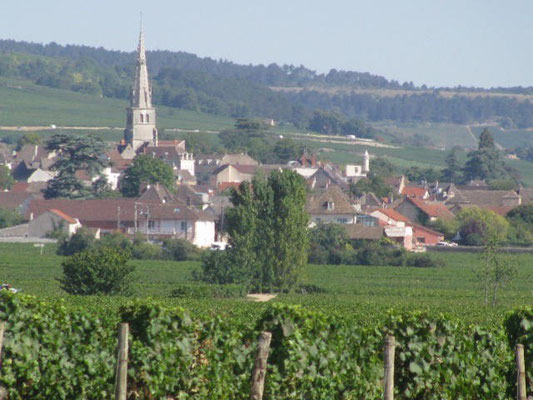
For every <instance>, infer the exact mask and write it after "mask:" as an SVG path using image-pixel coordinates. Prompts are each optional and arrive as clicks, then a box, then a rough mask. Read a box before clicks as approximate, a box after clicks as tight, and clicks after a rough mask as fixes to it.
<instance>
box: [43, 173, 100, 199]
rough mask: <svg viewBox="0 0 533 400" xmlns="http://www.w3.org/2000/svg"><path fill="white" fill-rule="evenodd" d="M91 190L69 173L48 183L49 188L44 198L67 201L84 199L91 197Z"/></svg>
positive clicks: (58, 176) (60, 175) (45, 191)
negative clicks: (61, 198) (60, 198)
mask: <svg viewBox="0 0 533 400" xmlns="http://www.w3.org/2000/svg"><path fill="white" fill-rule="evenodd" d="M90 195H91V190H90V188H89V187H87V186H85V185H84V184H83V183H82V182H81V181H80V180H79V179H78V178H76V176H74V175H71V174H69V173H63V174H61V173H60V174H59V175H57V176H56V177H55V178H54V179H52V180H50V181H49V182H48V186H47V187H46V189H45V190H44V197H45V198H46V199H54V198H57V197H63V198H66V199H82V198H86V197H90Z"/></svg>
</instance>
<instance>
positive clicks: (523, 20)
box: [0, 0, 533, 87]
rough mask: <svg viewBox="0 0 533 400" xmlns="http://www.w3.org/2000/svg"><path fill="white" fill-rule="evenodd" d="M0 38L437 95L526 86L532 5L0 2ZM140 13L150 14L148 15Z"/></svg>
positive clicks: (394, 0) (455, 1)
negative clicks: (300, 69)
mask: <svg viewBox="0 0 533 400" xmlns="http://www.w3.org/2000/svg"><path fill="white" fill-rule="evenodd" d="M2 3H3V4H2V7H1V9H0V10H1V11H0V37H1V38H3V39H7V38H11V39H17V40H28V41H34V42H41V43H47V42H50V41H55V42H58V43H62V44H66V43H73V44H86V45H90V46H102V47H105V48H109V49H119V50H127V51H131V50H134V49H135V47H136V41H137V34H138V29H139V12H140V11H143V14H144V26H145V31H146V45H147V47H148V48H149V49H168V50H182V51H187V52H191V53H195V54H198V55H199V56H209V57H212V58H217V59H218V58H223V59H227V60H231V61H234V62H238V63H245V64H248V63H253V64H259V63H262V64H269V63H272V62H275V63H278V64H285V63H286V64H295V65H300V64H303V65H305V66H306V67H309V68H312V69H315V70H318V71H320V72H326V71H328V70H329V69H330V68H337V69H345V70H354V71H361V72H371V73H373V74H378V75H383V76H385V77H387V78H388V79H397V80H399V81H401V82H403V81H411V80H412V81H413V82H414V83H415V84H422V83H426V84H429V85H436V86H455V85H459V84H461V85H465V86H483V87H490V86H518V85H522V86H533V1H532V0H403V1H401V0H374V1H358V0H351V1H350V0H328V1H317V0H151V1H150V0H146V1H141V0H130V1H124V0H107V1H102V0H83V1H82V0H49V1H43V0H18V1H13V0H3V1H2ZM146 4H149V6H147V5H146Z"/></svg>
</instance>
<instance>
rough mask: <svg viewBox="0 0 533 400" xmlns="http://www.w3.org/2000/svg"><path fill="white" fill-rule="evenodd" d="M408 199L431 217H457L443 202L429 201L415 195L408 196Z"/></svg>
mask: <svg viewBox="0 0 533 400" xmlns="http://www.w3.org/2000/svg"><path fill="white" fill-rule="evenodd" d="M407 200H408V201H410V202H411V203H413V204H414V205H415V206H416V207H417V208H418V209H420V210H421V211H422V212H423V213H424V214H426V215H427V216H429V217H431V218H441V219H452V218H454V217H455V216H454V215H453V213H452V212H451V211H450V210H448V208H447V207H446V206H445V205H444V204H442V203H428V202H426V201H424V200H422V199H418V198H414V197H408V198H407Z"/></svg>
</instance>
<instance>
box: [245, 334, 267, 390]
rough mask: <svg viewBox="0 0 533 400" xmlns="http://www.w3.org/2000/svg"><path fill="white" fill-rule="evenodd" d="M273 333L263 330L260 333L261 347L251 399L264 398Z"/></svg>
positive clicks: (256, 363) (256, 359)
mask: <svg viewBox="0 0 533 400" xmlns="http://www.w3.org/2000/svg"><path fill="white" fill-rule="evenodd" d="M271 340H272V333H270V332H261V334H260V335H259V348H258V349H257V355H256V357H255V365H254V371H253V372H252V393H251V396H250V399H251V400H262V399H263V390H264V388H265V377H266V370H267V361H268V352H269V351H270V341H271Z"/></svg>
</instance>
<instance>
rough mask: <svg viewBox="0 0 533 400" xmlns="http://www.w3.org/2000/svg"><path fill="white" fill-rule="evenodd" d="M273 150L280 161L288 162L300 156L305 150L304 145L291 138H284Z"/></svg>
mask: <svg viewBox="0 0 533 400" xmlns="http://www.w3.org/2000/svg"><path fill="white" fill-rule="evenodd" d="M273 152H274V155H275V156H276V157H277V159H278V160H279V162H281V163H286V162H288V161H291V160H297V159H298V158H300V156H301V155H302V153H303V152H304V146H303V145H301V144H299V143H296V142H295V141H294V140H292V139H290V138H284V139H281V140H278V141H277V142H276V145H275V146H274V150H273Z"/></svg>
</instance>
